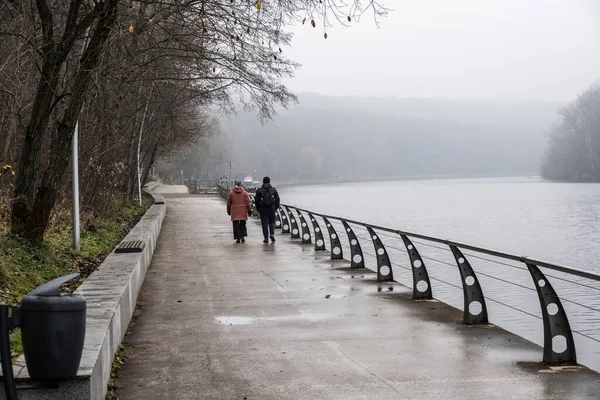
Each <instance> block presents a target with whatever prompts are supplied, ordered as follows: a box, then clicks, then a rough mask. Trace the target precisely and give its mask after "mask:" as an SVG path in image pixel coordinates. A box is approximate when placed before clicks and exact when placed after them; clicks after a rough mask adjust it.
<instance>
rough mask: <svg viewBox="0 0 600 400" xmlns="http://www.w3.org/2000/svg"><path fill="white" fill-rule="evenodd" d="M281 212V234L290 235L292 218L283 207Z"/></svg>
mask: <svg viewBox="0 0 600 400" xmlns="http://www.w3.org/2000/svg"><path fill="white" fill-rule="evenodd" d="M279 211H281V233H290V218H289V216H288V213H287V212H286V211H285V209H284V208H283V207H280V208H279Z"/></svg>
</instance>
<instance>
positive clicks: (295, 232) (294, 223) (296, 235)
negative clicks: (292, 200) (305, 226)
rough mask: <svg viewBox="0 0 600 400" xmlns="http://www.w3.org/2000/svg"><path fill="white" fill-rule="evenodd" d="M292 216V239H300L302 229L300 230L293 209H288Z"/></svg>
mask: <svg viewBox="0 0 600 400" xmlns="http://www.w3.org/2000/svg"><path fill="white" fill-rule="evenodd" d="M286 208H287V210H288V213H289V216H290V225H291V226H292V239H299V238H300V229H298V220H297V219H296V216H295V215H294V213H293V212H292V208H290V207H286Z"/></svg>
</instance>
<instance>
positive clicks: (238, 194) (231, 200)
mask: <svg viewBox="0 0 600 400" xmlns="http://www.w3.org/2000/svg"><path fill="white" fill-rule="evenodd" d="M251 213H252V205H251V204H250V196H248V193H246V191H245V190H244V188H243V187H242V182H240V181H236V182H235V187H234V188H233V189H231V191H230V192H229V195H228V196H227V214H228V215H231V221H233V238H234V239H235V242H236V243H239V242H240V241H241V242H242V243H244V242H245V241H246V239H244V236H247V235H248V234H247V231H246V220H247V219H248V215H250V214H251Z"/></svg>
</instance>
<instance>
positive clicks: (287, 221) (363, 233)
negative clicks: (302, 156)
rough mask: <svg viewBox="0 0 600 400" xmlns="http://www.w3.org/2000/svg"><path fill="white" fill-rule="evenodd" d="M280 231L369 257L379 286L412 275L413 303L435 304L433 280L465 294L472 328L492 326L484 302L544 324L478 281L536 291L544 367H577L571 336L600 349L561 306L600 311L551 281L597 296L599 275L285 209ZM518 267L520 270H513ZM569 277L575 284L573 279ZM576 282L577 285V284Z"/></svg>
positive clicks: (335, 252)
mask: <svg viewBox="0 0 600 400" xmlns="http://www.w3.org/2000/svg"><path fill="white" fill-rule="evenodd" d="M218 191H219V193H220V195H221V196H222V197H223V198H226V197H227V194H228V189H227V188H226V187H223V186H218ZM251 200H252V205H253V209H254V215H257V212H256V207H255V204H254V198H253V196H251ZM322 226H323V227H324V228H325V231H324V230H323V229H322V228H321V227H322ZM276 228H277V229H281V230H282V233H284V234H290V235H291V238H292V239H299V240H300V241H301V242H302V243H304V244H311V243H312V242H313V238H314V249H315V251H326V243H325V242H326V236H327V241H328V242H329V251H330V257H331V258H332V259H343V258H344V249H345V250H347V251H348V250H349V252H350V256H349V258H348V259H349V261H350V267H351V268H365V266H366V264H365V256H370V257H371V258H372V259H374V262H375V263H376V272H377V281H378V282H391V281H394V273H393V268H392V267H398V268H403V269H406V270H409V271H410V272H411V274H412V298H413V299H415V300H428V299H433V292H432V284H431V281H432V280H434V281H437V282H439V283H443V284H445V285H449V286H453V287H455V288H458V289H460V290H462V294H463V305H464V307H463V310H464V311H463V322H464V323H465V324H469V325H474V324H488V323H489V320H488V311H487V303H486V301H492V302H496V303H499V304H502V305H503V306H506V307H508V308H510V309H513V310H515V311H519V312H521V313H524V314H527V315H529V316H532V317H535V318H540V317H539V316H538V315H535V314H534V313H532V312H528V311H526V310H523V309H519V308H517V307H514V306H511V305H510V304H507V303H505V302H502V301H499V300H496V299H493V298H490V297H486V296H484V293H483V289H482V285H481V283H480V280H479V278H478V276H484V277H486V278H489V279H493V280H496V281H500V282H502V283H504V284H508V285H511V286H513V287H515V288H521V289H526V290H534V291H536V292H537V296H538V299H539V304H540V306H541V314H542V317H541V319H542V324H543V332H544V344H543V349H544V350H543V361H544V362H545V363H548V364H551V365H569V364H576V363H577V355H576V350H575V342H574V339H573V333H576V334H579V335H581V336H583V337H585V338H587V339H590V340H593V341H594V342H597V343H600V340H599V339H598V338H597V337H598V334H600V332H597V331H594V332H591V331H590V330H589V329H587V330H580V331H577V330H572V329H571V325H570V324H569V318H568V316H567V313H566V311H565V309H564V307H563V301H565V302H568V303H571V304H574V305H576V306H579V307H583V308H584V309H585V310H586V311H591V312H597V313H600V309H597V308H594V307H591V306H588V305H585V304H581V303H580V302H575V301H572V300H569V299H564V298H563V299H562V300H563V301H561V298H560V297H559V295H558V294H557V292H556V291H555V289H554V287H553V285H552V284H551V282H550V281H549V280H548V276H549V277H551V278H553V279H554V281H562V282H567V283H571V284H574V285H577V286H578V287H580V288H584V289H587V290H592V291H594V292H596V293H598V292H600V284H598V282H600V275H598V274H595V273H592V272H588V271H584V270H580V269H576V268H571V267H567V266H564V265H559V264H554V263H551V262H547V261H542V260H538V259H534V258H529V257H524V256H518V255H515V254H510V253H506V252H502V251H497V250H492V249H488V248H483V247H479V246H473V245H470V244H467V243H461V242H455V241H451V240H446V239H441V238H437V237H432V236H427V235H422V234H418V233H414V232H407V231H403V230H399V229H392V228H387V227H383V226H377V225H373V224H369V223H365V222H361V221H354V220H351V219H348V218H342V217H337V216H332V215H326V214H321V213H316V212H313V211H309V210H306V209H302V208H299V207H294V206H290V205H284V204H282V205H281V207H280V208H279V209H278V210H277V213H276ZM324 232H326V233H324ZM338 232H340V233H342V234H345V235H346V236H347V240H345V239H344V242H345V243H347V244H344V243H342V239H341V238H340V236H339V233H338ZM382 236H383V237H386V238H396V239H399V240H401V242H402V243H403V245H404V248H398V247H393V246H390V245H385V244H384V243H383V241H382ZM366 242H370V243H368V245H369V246H373V249H374V253H369V252H368V251H365V250H364V249H363V246H365V245H366V244H367V243H366ZM416 244H419V245H421V246H428V247H431V248H435V249H438V250H444V251H450V252H451V254H452V256H453V257H452V258H453V261H454V262H453V263H451V262H447V261H443V260H440V259H436V258H432V257H426V256H422V255H421V254H420V252H419V250H418V249H417V247H416ZM388 249H393V250H396V254H395V255H398V254H399V252H400V253H405V254H406V255H407V258H408V261H409V262H410V266H409V267H407V266H405V265H402V264H400V263H394V262H392V259H391V258H390V253H388ZM465 251H469V252H470V253H465ZM467 256H469V258H474V259H478V260H485V261H487V262H491V263H494V265H496V267H497V268H502V269H507V268H509V269H517V270H520V271H527V272H528V275H529V276H530V279H531V280H532V282H533V286H534V288H531V287H529V286H526V283H527V282H514V281H509V280H507V279H503V278H501V277H497V276H494V275H491V274H489V273H484V272H481V271H480V272H477V273H476V272H475V271H474V269H473V268H472V266H471V263H470V262H469V258H467ZM489 257H492V258H489ZM426 260H427V261H428V262H429V261H432V262H436V263H439V264H443V265H446V266H450V267H453V268H457V269H458V273H459V276H460V281H461V285H460V286H459V285H455V284H452V283H449V282H447V281H443V280H440V279H435V278H430V276H429V273H428V271H427V266H426V262H425V261H426ZM508 262H513V263H508ZM514 262H516V263H517V264H514ZM519 265H520V266H519ZM540 268H543V269H544V270H550V271H557V272H559V273H560V274H561V275H563V276H555V275H549V274H548V273H547V271H546V274H544V272H542V270H541V269H540ZM569 277H574V278H572V279H571V278H569ZM575 277H576V278H575ZM576 279H579V280H578V281H575V280H576ZM586 281H587V282H586ZM596 322H597V321H596ZM595 336H596V337H595Z"/></svg>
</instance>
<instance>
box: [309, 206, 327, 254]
mask: <svg viewBox="0 0 600 400" xmlns="http://www.w3.org/2000/svg"><path fill="white" fill-rule="evenodd" d="M308 218H310V221H311V222H312V225H313V231H315V251H323V250H326V249H325V239H324V238H323V231H321V227H319V223H318V222H317V219H316V218H315V216H314V215H312V214H311V213H310V212H309V213H308Z"/></svg>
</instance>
